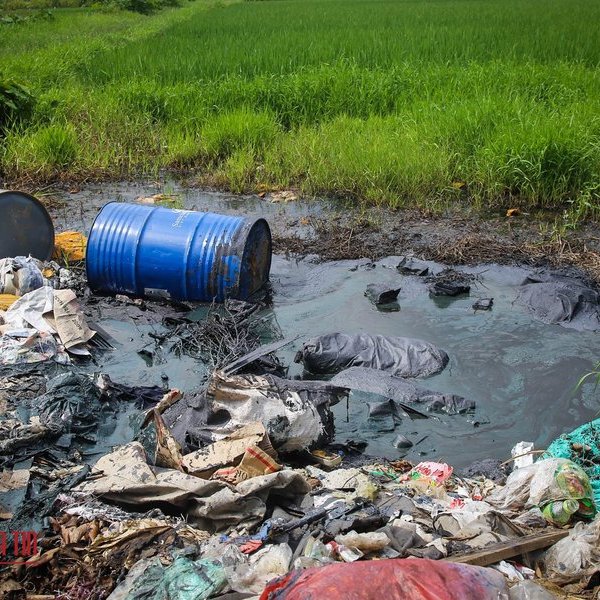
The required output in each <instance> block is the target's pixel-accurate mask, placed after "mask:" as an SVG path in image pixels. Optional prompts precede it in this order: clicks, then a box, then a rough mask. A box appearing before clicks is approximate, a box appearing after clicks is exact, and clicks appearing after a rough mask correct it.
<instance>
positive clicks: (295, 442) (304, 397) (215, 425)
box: [164, 371, 348, 452]
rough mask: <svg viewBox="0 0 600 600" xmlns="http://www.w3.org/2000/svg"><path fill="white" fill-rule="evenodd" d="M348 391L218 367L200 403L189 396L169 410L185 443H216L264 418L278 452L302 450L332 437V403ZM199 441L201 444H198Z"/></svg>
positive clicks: (172, 423)
mask: <svg viewBox="0 0 600 600" xmlns="http://www.w3.org/2000/svg"><path fill="white" fill-rule="evenodd" d="M347 393H348V392H347V390H346V389H344V388H340V387H339V386H334V385H331V384H329V383H327V382H322V381H295V380H287V379H281V378H279V377H276V376H274V375H225V373H223V372H222V371H216V372H215V373H214V374H213V376H212V377H211V380H210V381H209V384H208V388H207V390H206V393H205V394H204V395H202V396H201V397H199V398H198V406H197V407H195V406H193V405H191V403H190V401H189V400H184V401H183V402H181V401H180V402H179V403H178V404H176V405H174V406H173V407H171V408H170V409H168V410H166V411H165V413H164V419H165V423H166V424H167V425H168V426H169V427H170V429H171V432H172V434H173V435H174V437H175V438H176V439H177V441H178V442H179V443H180V444H181V445H182V446H184V445H186V441H187V439H188V437H192V438H193V439H194V440H196V441H197V442H198V441H199V442H202V443H207V442H208V443H211V442H214V441H217V440H220V439H223V438H224V437H225V436H227V435H230V434H231V433H233V432H234V431H235V430H236V429H238V428H239V427H240V426H242V425H246V424H248V423H251V422H254V421H259V422H262V423H263V425H264V426H265V428H266V430H267V434H268V435H269V438H270V440H271V442H272V444H273V446H274V447H275V449H277V450H278V451H282V452H290V451H294V450H303V449H306V448H312V447H314V446H317V445H320V444H324V443H327V442H329V441H331V439H332V436H333V415H332V413H331V410H330V406H332V405H334V404H336V403H337V402H339V401H340V400H341V399H344V398H346V397H347ZM198 445H200V444H198Z"/></svg>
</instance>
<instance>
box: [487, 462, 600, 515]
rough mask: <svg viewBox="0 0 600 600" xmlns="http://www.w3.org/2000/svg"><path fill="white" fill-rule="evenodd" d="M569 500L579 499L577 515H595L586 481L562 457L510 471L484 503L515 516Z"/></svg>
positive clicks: (575, 466) (571, 464)
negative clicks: (551, 503) (501, 484)
mask: <svg viewBox="0 0 600 600" xmlns="http://www.w3.org/2000/svg"><path fill="white" fill-rule="evenodd" d="M569 499H575V500H579V505H580V509H579V511H578V513H577V514H580V515H581V516H583V517H587V518H591V517H593V516H594V515H595V513H596V508H595V505H594V501H593V492H592V488H591V485H590V481H589V478H588V476H587V475H586V474H585V473H584V471H583V470H582V469H581V467H579V466H578V465H577V464H575V463H573V462H571V461H570V460H566V459H564V458H548V459H545V460H541V461H538V462H536V463H534V464H533V465H529V466H528V467H523V468H522V469H516V470H515V471H513V472H512V473H511V474H510V475H509V477H508V479H507V480H506V484H505V485H504V487H501V488H499V489H498V490H497V491H495V492H494V493H492V494H491V495H490V496H488V498H487V501H488V502H489V503H490V504H492V505H494V506H496V507H498V508H499V509H500V510H503V511H509V512H512V513H519V512H521V511H522V510H523V509H524V508H531V507H534V506H539V507H540V508H542V509H543V507H544V506H545V505H547V504H548V503H550V502H554V501H561V500H569ZM584 504H585V506H584ZM588 505H589V506H588Z"/></svg>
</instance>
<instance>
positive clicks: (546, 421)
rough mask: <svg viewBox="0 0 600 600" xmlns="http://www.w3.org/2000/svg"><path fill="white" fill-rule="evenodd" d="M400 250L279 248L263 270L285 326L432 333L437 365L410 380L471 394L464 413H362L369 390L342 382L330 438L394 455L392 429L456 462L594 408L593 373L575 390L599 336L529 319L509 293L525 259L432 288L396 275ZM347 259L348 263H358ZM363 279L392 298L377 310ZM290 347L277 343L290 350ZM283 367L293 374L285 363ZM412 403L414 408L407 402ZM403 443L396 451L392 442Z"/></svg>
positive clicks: (566, 424) (421, 452)
mask: <svg viewBox="0 0 600 600" xmlns="http://www.w3.org/2000/svg"><path fill="white" fill-rule="evenodd" d="M398 263H399V258H398V257H396V258H394V257H390V258H388V259H384V260H382V261H379V262H378V263H375V267H374V268H373V267H372V265H369V263H368V261H342V262H336V263H322V264H311V263H309V262H306V261H297V262H293V261H289V260H284V259H281V258H279V259H278V260H276V261H275V262H274V267H273V272H272V281H273V288H274V292H275V293H274V310H275V313H276V315H277V320H278V322H279V325H280V326H281V328H282V329H283V331H284V333H285V335H294V334H301V335H303V336H305V337H310V336H314V335H320V334H322V333H327V332H332V331H342V332H346V333H358V332H368V333H374V334H383V335H398V336H406V337H414V338H420V339H424V340H426V341H429V342H433V343H435V344H437V345H438V346H440V347H441V348H442V349H444V350H445V351H446V352H447V353H448V354H449V356H450V362H449V364H448V366H447V367H446V369H445V370H444V371H442V372H441V373H439V374H438V375H435V376H433V377H430V378H427V379H424V380H416V381H415V383H417V384H418V385H419V386H421V387H424V388H428V389H431V390H435V391H439V392H443V393H452V394H458V395H461V396H464V397H466V398H469V399H472V400H474V401H475V402H476V403H477V408H476V410H475V411H474V413H472V414H463V415H452V416H450V415H445V414H438V413H428V414H429V416H430V417H431V418H429V419H427V420H423V419H415V420H411V419H410V418H404V419H403V420H402V422H401V423H400V424H397V425H396V426H395V428H393V429H392V427H393V423H392V421H391V419H390V420H389V421H386V420H383V421H381V420H373V419H369V418H368V406H367V402H369V401H373V400H374V399H375V398H374V397H373V395H371V394H366V393H363V392H353V393H352V394H351V396H350V402H349V407H348V414H347V412H346V406H341V405H338V406H336V407H335V408H334V412H335V414H336V431H337V437H338V440H339V441H342V440H344V439H361V440H364V441H367V442H368V443H369V446H368V450H367V451H368V452H369V453H370V454H374V455H380V456H386V457H390V458H393V457H398V456H400V455H401V452H400V451H399V450H397V449H396V448H394V446H393V441H394V440H395V438H396V437H397V435H398V434H403V435H405V436H406V437H407V438H408V439H409V440H411V441H412V442H413V443H414V444H416V443H417V442H419V441H420V440H423V438H425V439H424V440H423V441H421V442H420V443H418V444H417V445H416V446H413V447H412V448H411V449H410V450H409V451H408V452H407V453H406V458H408V459H414V460H419V459H421V460H423V457H424V456H426V457H428V458H430V459H432V458H436V459H440V460H446V461H448V462H450V463H452V464H453V465H455V466H458V467H460V466H465V465H467V464H469V463H470V462H472V461H473V460H476V459H477V460H478V459H481V458H486V457H494V458H509V457H510V449H511V447H512V446H513V445H514V444H515V443H516V442H518V441H520V440H528V441H533V442H535V444H536V448H542V449H543V448H545V447H546V445H547V444H548V443H549V442H550V441H552V440H553V439H554V438H555V437H556V436H558V435H560V434H561V433H563V432H564V431H568V430H570V429H573V428H574V427H576V426H578V425H580V424H582V423H585V422H587V421H589V420H591V419H592V418H594V416H595V415H596V413H597V411H598V406H599V402H598V399H597V398H598V396H597V395H596V393H595V390H594V384H593V383H592V382H589V383H586V384H584V385H583V386H582V387H581V388H580V389H579V390H576V389H575V388H576V385H577V382H578V380H579V379H580V377H581V376H582V375H583V374H585V373H586V372H587V371H589V370H590V369H591V368H592V367H593V364H594V360H595V358H596V357H597V356H599V353H600V337H598V334H596V333H593V332H578V331H574V330H571V329H565V328H562V327H560V326H558V325H546V324H543V323H539V322H536V321H534V320H532V318H531V316H530V315H529V314H528V313H527V311H526V309H525V308H524V307H522V306H521V305H520V304H518V303H517V302H515V299H516V297H517V294H518V289H519V286H520V284H521V283H522V282H523V281H524V279H525V277H526V275H527V273H528V272H529V271H528V270H527V269H521V268H516V267H504V266H497V265H496V266H495V265H483V266H480V267H477V268H472V269H468V271H469V272H470V273H476V274H477V280H475V281H473V282H471V292H470V295H468V296H458V297H455V298H448V297H431V296H430V295H429V293H428V291H427V284H426V283H425V282H424V281H423V279H422V278H419V277H418V276H414V275H410V276H402V275H400V274H399V273H398V272H397V270H396V268H395V267H396V265H397V264H398ZM357 266H358V268H357ZM369 283H389V284H391V285H392V286H393V287H400V288H401V291H400V294H399V298H398V304H399V307H400V310H396V311H393V312H385V311H382V310H380V309H378V308H377V307H375V306H374V305H373V304H372V303H371V302H369V300H368V299H367V298H366V297H364V291H365V289H366V287H367V285H368V284H369ZM489 297H493V298H494V303H493V307H492V309H491V310H490V311H474V310H473V308H472V305H473V303H474V302H475V301H476V299H478V298H489ZM293 354H294V352H293V350H292V349H290V350H289V351H287V352H286V353H285V358H286V361H289V362H291V361H292V359H293ZM290 373H291V374H292V375H297V376H299V375H301V374H302V368H301V365H293V366H292V367H291V369H290ZM416 408H419V407H418V405H417V406H416ZM403 452H406V451H403Z"/></svg>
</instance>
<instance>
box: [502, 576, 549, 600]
mask: <svg viewBox="0 0 600 600" xmlns="http://www.w3.org/2000/svg"><path fill="white" fill-rule="evenodd" d="M509 596H510V600H556V598H557V596H555V595H554V594H551V593H550V592H549V591H548V590H546V589H544V588H543V587H542V586H541V585H538V584H537V583H535V582H534V581H531V580H528V579H526V580H524V581H519V582H518V583H516V584H515V585H513V586H512V587H511V588H510V590H509Z"/></svg>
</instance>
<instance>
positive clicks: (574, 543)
mask: <svg viewBox="0 0 600 600" xmlns="http://www.w3.org/2000/svg"><path fill="white" fill-rule="evenodd" d="M544 562H545V564H546V570H547V572H548V575H549V576H550V577H551V578H552V579H556V580H559V581H560V582H561V583H568V582H570V581H575V580H578V579H581V578H582V577H583V576H584V575H585V574H586V571H588V569H595V568H597V567H598V563H599V562H600V517H596V519H595V520H594V521H592V522H591V523H588V524H587V525H586V524H584V523H577V524H576V525H575V527H573V529H572V530H571V531H570V532H569V535H568V536H567V537H566V538H563V539H562V540H560V541H558V542H556V544H554V546H552V547H551V548H550V549H549V550H548V551H547V552H546V554H545V556H544Z"/></svg>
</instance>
